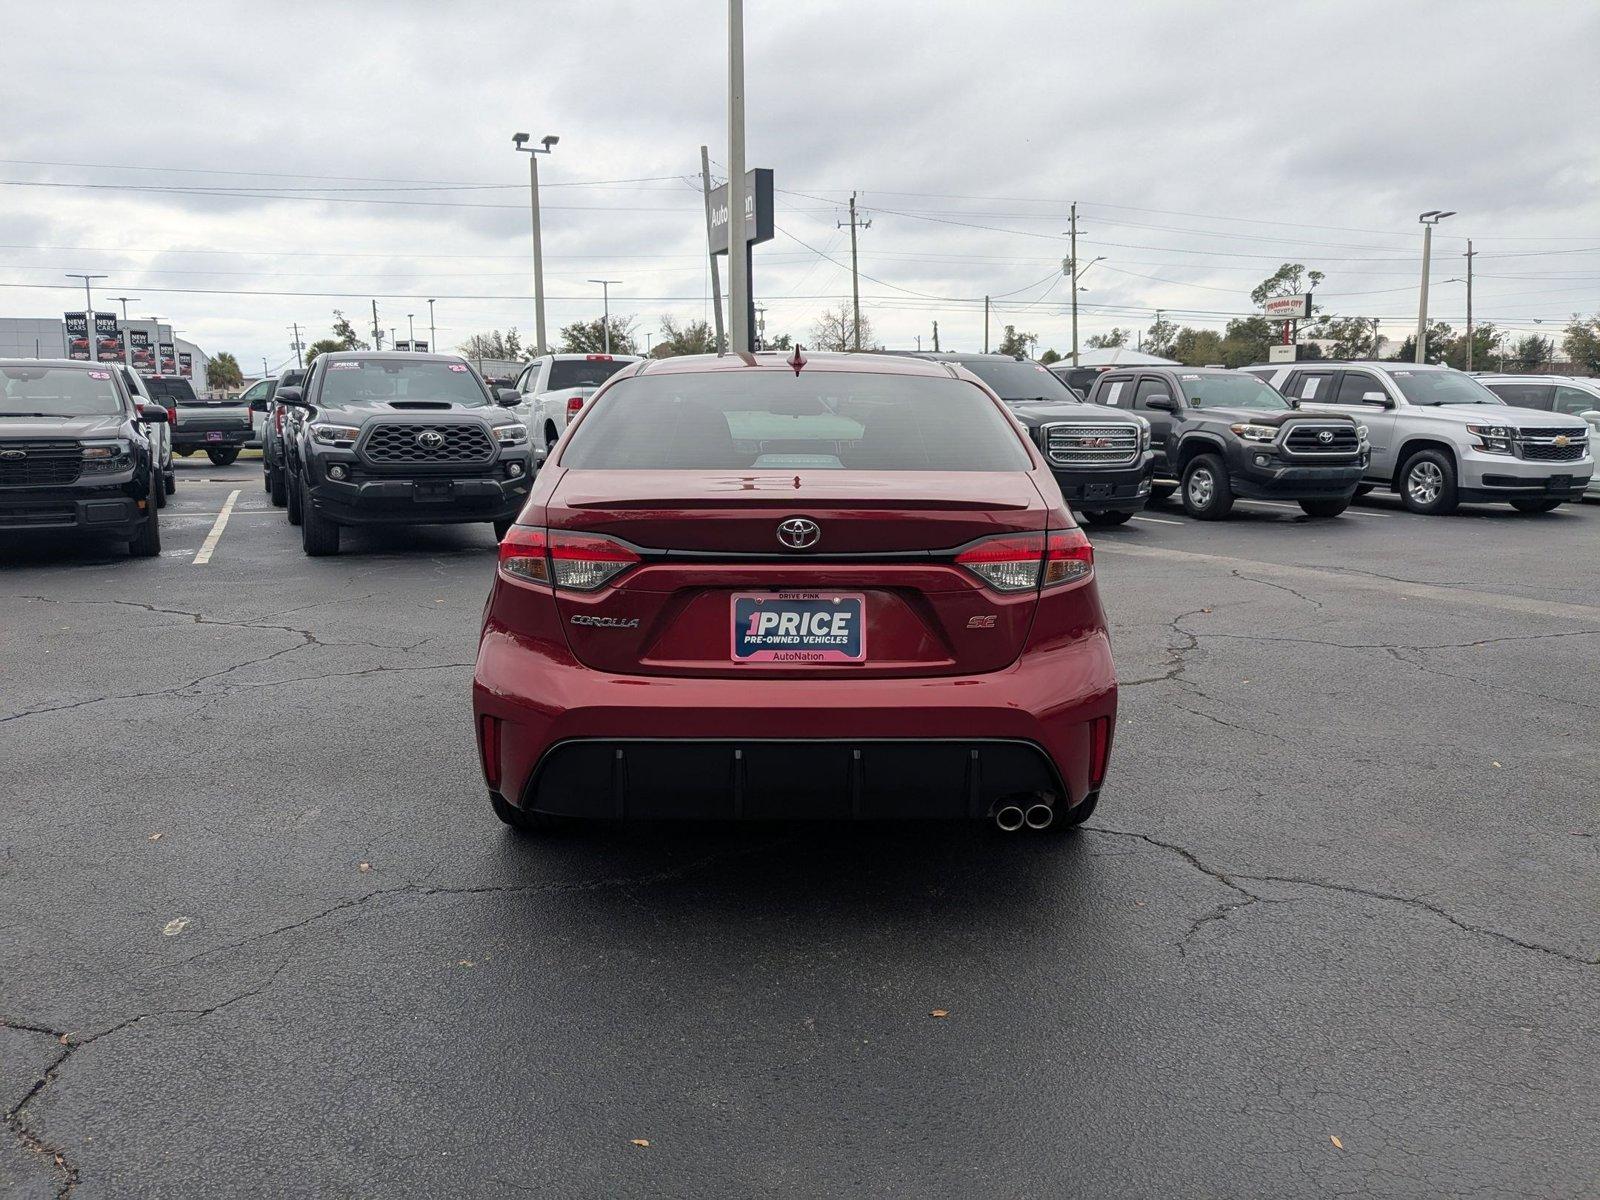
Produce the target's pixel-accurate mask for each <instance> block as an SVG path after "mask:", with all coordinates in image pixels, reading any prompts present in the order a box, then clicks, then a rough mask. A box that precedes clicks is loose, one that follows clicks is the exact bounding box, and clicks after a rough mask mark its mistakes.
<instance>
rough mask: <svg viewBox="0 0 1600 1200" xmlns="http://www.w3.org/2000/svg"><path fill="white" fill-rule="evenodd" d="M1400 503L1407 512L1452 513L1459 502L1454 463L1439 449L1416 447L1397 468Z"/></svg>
mask: <svg viewBox="0 0 1600 1200" xmlns="http://www.w3.org/2000/svg"><path fill="white" fill-rule="evenodd" d="M1400 503H1402V504H1404V505H1405V507H1406V511H1407V512H1414V513H1417V514H1418V515H1420V516H1425V517H1436V516H1443V515H1445V514H1446V513H1453V512H1455V510H1456V507H1457V506H1458V505H1459V504H1460V503H1461V500H1460V498H1459V495H1458V494H1457V492H1456V465H1455V463H1453V462H1451V461H1450V456H1449V455H1448V454H1445V453H1443V452H1441V451H1438V450H1418V451H1417V452H1416V453H1415V454H1413V455H1412V456H1411V457H1410V458H1408V459H1406V465H1405V466H1403V467H1401V468H1400Z"/></svg>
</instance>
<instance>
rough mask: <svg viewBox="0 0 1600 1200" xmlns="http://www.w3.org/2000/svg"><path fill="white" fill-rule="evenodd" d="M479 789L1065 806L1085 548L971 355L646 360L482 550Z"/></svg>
mask: <svg viewBox="0 0 1600 1200" xmlns="http://www.w3.org/2000/svg"><path fill="white" fill-rule="evenodd" d="M473 703H474V709H475V715H476V719H477V735H478V745H479V750H480V752H481V755H482V763H483V771H484V775H485V778H486V780H487V782H488V785H489V794H490V798H491V800H492V801H493V805H494V810H495V812H496V814H497V815H499V817H500V818H501V820H503V821H505V822H506V823H508V824H510V825H512V826H515V827H517V828H519V829H533V828H540V827H545V826H549V825H551V824H554V823H558V822H560V821H561V820H562V819H564V818H569V817H606V818H635V817H637V818H663V817H681V818H785V819H792V818H826V819H831V818H839V819H850V818H924V817H943V818H967V819H973V820H989V821H993V822H994V823H995V825H997V826H998V827H999V828H1001V829H1005V830H1008V831H1011V830H1016V829H1020V828H1024V827H1026V828H1031V829H1045V828H1049V827H1051V826H1052V825H1054V826H1056V827H1058V828H1059V827H1063V826H1069V825H1076V824H1078V823H1080V822H1081V821H1082V820H1083V819H1084V818H1086V817H1087V816H1088V815H1089V813H1090V812H1091V811H1092V810H1093V808H1094V805H1095V801H1096V799H1097V797H1098V795H1099V792H1100V786H1101V783H1102V781H1103V780H1104V779H1105V774H1106V766H1107V762H1108V759H1109V755H1110V752H1111V737H1112V729H1113V725H1114V723H1115V720H1116V709H1117V683H1116V675H1115V673H1114V671H1113V669H1112V665H1111V647H1110V643H1109V640H1108V638H1107V634H1106V622H1105V615H1104V613H1103V611H1102V610H1101V607H1100V599H1099V596H1098V594H1097V592H1096V590H1095V579H1094V556H1093V552H1092V551H1091V549H1090V546H1089V543H1088V540H1087V539H1086V538H1085V537H1084V536H1083V534H1082V533H1081V532H1080V531H1079V529H1078V528H1077V526H1076V525H1075V524H1074V522H1073V519H1072V514H1071V512H1070V511H1069V510H1068V509H1067V507H1066V505H1065V504H1064V503H1063V502H1062V499H1061V494H1060V492H1059V491H1058V490H1057V487H1056V484H1055V480H1054V479H1053V478H1052V477H1051V474H1050V471H1049V469H1048V467H1047V466H1046V464H1045V462H1044V460H1043V458H1042V457H1041V456H1040V454H1039V452H1038V450H1037V449H1036V448H1035V447H1034V445H1033V444H1032V443H1031V442H1030V441H1029V440H1028V438H1027V436H1026V435H1025V434H1024V432H1023V430H1022V429H1021V427H1020V426H1018V425H1017V423H1016V422H1015V421H1014V420H1013V419H1012V418H1011V417H1010V416H1009V415H1008V414H1007V413H1006V411H1005V406H1004V405H1003V404H1002V403H1001V402H1000V400H999V399H998V398H997V397H996V396H995V395H994V394H993V393H992V392H990V391H989V390H988V389H987V388H986V387H985V386H984V385H983V384H982V383H981V382H980V381H979V380H978V379H977V378H976V377H975V376H973V375H971V374H969V373H968V372H966V371H964V370H961V369H960V368H958V367H951V366H946V365H945V364H943V363H934V362H922V361H916V360H911V359H897V358H889V357H881V356H875V357H866V356H860V355H828V354H817V355H813V356H810V357H809V358H808V357H805V356H802V355H801V354H800V353H799V352H797V353H796V355H795V356H794V357H792V358H791V359H789V360H787V361H786V360H785V359H784V358H783V357H782V356H779V355H765V354H762V355H727V356H723V357H695V358H674V359H667V360H663V361H646V362H642V363H639V364H638V365H637V366H633V367H630V368H628V369H626V370H624V371H622V372H619V373H618V374H617V375H616V376H614V377H613V378H612V379H611V381H610V382H609V383H607V384H606V386H605V387H604V388H602V389H601V390H600V391H599V392H598V393H596V395H595V397H594V399H593V400H592V401H591V402H590V404H589V405H588V406H587V407H586V408H585V409H584V410H583V412H582V414H581V415H580V416H579V417H578V418H577V420H576V421H574V423H573V425H572V427H571V428H570V429H569V430H568V432H567V434H566V436H565V437H564V438H563V440H562V441H561V442H560V444H559V445H558V446H557V447H556V450H555V452H554V454H553V455H552V456H551V459H550V461H549V462H547V463H546V464H545V466H544V467H543V469H542V470H541V471H540V473H539V477H538V480H537V483H536V484H535V487H534V490H533V493H532V495H531V496H530V497H529V500H528V504H527V507H526V508H525V509H524V510H523V512H522V515H521V517H520V518H519V519H518V523H517V525H515V526H514V527H513V528H512V529H511V531H510V532H509V533H507V534H506V536H505V539H504V540H503V541H502V542H501V545H500V561H499V568H498V571H497V572H496V577H495V582H494V590H493V592H492V594H491V595H490V597H489V604H488V608H487V610H486V612H485V616H484V623H483V633H482V638H481V641H480V644H479V648H478V663H477V671H476V674H475V677H474V681H473Z"/></svg>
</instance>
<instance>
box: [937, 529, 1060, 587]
mask: <svg viewBox="0 0 1600 1200" xmlns="http://www.w3.org/2000/svg"><path fill="white" fill-rule="evenodd" d="M1043 560H1044V535H1043V534H1041V533H1019V534H1010V535H1007V536H1005V537H994V538H988V539H986V540H984V541H981V542H978V543H976V544H975V545H972V546H968V547H967V548H966V549H965V550H963V551H961V553H959V554H957V555H956V562H957V563H959V564H960V565H961V566H963V567H965V568H966V569H967V570H969V571H971V572H972V573H973V574H974V575H976V576H977V577H978V578H979V579H981V580H983V581H984V582H985V583H987V584H988V585H989V586H990V587H992V588H993V589H994V590H995V591H997V592H1025V591H1027V590H1028V589H1029V588H1036V587H1038V586H1039V564H1040V563H1041V562H1042V561H1043Z"/></svg>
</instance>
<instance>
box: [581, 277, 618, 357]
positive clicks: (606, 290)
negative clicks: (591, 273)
mask: <svg viewBox="0 0 1600 1200" xmlns="http://www.w3.org/2000/svg"><path fill="white" fill-rule="evenodd" d="M589 282H590V283H598V284H599V285H600V290H601V294H602V296H603V297H604V305H605V313H604V315H603V316H602V317H601V319H600V321H601V334H602V337H603V339H604V341H605V352H606V353H607V354H610V353H611V285H612V284H613V283H621V282H622V280H620V279H591V280H589Z"/></svg>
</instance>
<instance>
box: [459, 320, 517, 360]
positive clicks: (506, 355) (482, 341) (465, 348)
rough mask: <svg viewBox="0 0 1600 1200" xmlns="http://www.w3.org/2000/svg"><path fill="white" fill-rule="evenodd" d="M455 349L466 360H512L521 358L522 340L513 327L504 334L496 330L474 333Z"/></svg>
mask: <svg viewBox="0 0 1600 1200" xmlns="http://www.w3.org/2000/svg"><path fill="white" fill-rule="evenodd" d="M456 349H457V350H459V351H461V353H462V354H464V355H466V356H467V357H468V358H498V359H501V360H513V359H519V358H521V357H523V347H522V338H521V336H520V335H519V334H518V333H517V329H516V326H514V325H513V326H512V327H511V328H510V329H507V330H506V331H505V332H504V333H501V332H500V331H499V330H498V329H491V330H489V332H488V333H475V334H473V335H472V336H471V337H469V338H468V339H467V340H466V341H464V342H462V343H461V345H459V346H457V347H456Z"/></svg>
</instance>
